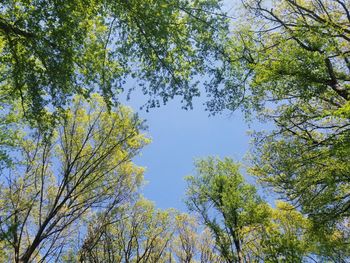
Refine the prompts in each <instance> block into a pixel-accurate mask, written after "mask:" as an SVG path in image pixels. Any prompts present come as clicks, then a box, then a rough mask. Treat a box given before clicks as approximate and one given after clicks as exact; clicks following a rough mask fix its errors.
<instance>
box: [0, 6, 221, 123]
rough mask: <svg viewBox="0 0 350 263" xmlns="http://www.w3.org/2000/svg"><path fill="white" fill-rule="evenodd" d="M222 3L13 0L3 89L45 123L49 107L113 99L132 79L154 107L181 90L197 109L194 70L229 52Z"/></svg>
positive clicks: (4, 32)
mask: <svg viewBox="0 0 350 263" xmlns="http://www.w3.org/2000/svg"><path fill="white" fill-rule="evenodd" d="M220 7H221V1H220V0H210V1H184V0H181V1H178V0H170V1H169V0H161V1H152V0H146V1H138V0H127V1H126V0H118V1H101V0H96V1H83V0H73V1H36V2H28V1H23V0H16V1H13V0H5V1H3V2H2V8H1V10H0V54H1V55H0V57H1V60H0V61H1V67H0V73H1V76H2V78H1V81H0V85H1V90H2V91H6V94H7V95H9V96H10V97H11V98H15V99H20V100H21V104H22V107H23V110H24V112H25V113H26V116H27V118H29V119H33V118H34V119H36V120H39V121H40V119H41V116H42V115H43V113H44V112H45V106H47V105H50V107H54V108H58V109H60V108H61V107H63V106H64V105H65V104H66V102H67V100H68V99H69V97H70V96H71V95H73V94H77V93H78V94H81V95H84V96H85V97H87V96H89V95H90V94H91V92H93V91H96V92H100V93H101V94H102V95H103V97H104V99H105V101H106V103H107V104H108V105H111V104H112V101H114V100H116V99H117V98H118V97H117V95H118V94H119V93H120V92H121V91H123V90H124V89H125V86H124V84H125V80H126V79H130V78H136V79H138V80H139V81H140V83H141V87H142V90H143V92H144V93H145V94H148V95H149V98H150V99H149V104H148V106H149V107H155V106H157V105H158V104H159V103H160V100H161V99H162V101H163V102H164V103H165V102H166V101H167V100H168V99H169V98H173V97H174V96H176V95H181V96H182V97H183V100H184V102H185V103H184V106H185V107H189V106H190V105H191V98H192V97H193V96H198V93H199V90H198V87H197V85H196V83H195V81H192V80H193V78H194V76H195V75H197V74H205V72H208V71H209V70H208V69H209V68H208V66H209V64H208V63H206V61H209V62H210V60H211V59H215V57H216V56H217V54H219V53H220V52H221V49H220V48H219V49H218V47H219V46H220V42H219V40H220V39H221V38H222V37H223V36H225V35H226V34H225V33H224V34H221V33H222V32H223V31H226V30H227V24H226V18H225V15H224V14H223V12H221V11H220ZM146 84H147V85H146ZM160 98H161V99H160Z"/></svg>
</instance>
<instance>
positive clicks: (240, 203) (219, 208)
mask: <svg viewBox="0 0 350 263" xmlns="http://www.w3.org/2000/svg"><path fill="white" fill-rule="evenodd" d="M196 169H197V175H196V176H189V177H187V178H186V180H187V183H188V188H187V205H188V208H189V209H190V211H193V212H196V213H198V214H199V216H200V217H201V219H202V220H203V223H204V225H205V226H206V227H208V228H209V229H210V230H211V232H212V233H213V235H214V237H215V240H216V245H217V247H218V249H219V251H220V253H221V256H222V257H223V258H224V259H225V260H226V262H244V261H245V256H246V254H248V251H244V250H243V247H244V246H245V241H246V237H247V236H248V234H247V233H245V232H244V230H246V229H247V228H254V227H260V225H261V224H263V223H264V221H265V219H266V218H267V216H268V209H267V208H268V207H267V204H266V203H265V202H264V201H263V200H262V199H261V198H260V197H259V196H258V195H257V193H256V189H255V187H254V186H252V185H249V184H247V183H245V181H244V178H243V176H242V175H241V174H240V173H239V165H238V164H236V163H234V162H233V161H232V160H231V159H229V158H225V159H224V160H220V159H218V158H212V157H210V158H208V159H203V160H199V161H197V162H196Z"/></svg>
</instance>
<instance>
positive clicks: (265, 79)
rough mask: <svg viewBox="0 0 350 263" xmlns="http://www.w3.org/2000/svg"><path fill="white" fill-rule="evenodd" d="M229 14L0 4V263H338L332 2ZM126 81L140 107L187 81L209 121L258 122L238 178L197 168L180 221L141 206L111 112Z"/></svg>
mask: <svg viewBox="0 0 350 263" xmlns="http://www.w3.org/2000/svg"><path fill="white" fill-rule="evenodd" d="M235 4H237V5H236V6H234V8H235V7H237V10H238V9H239V7H241V9H240V11H237V12H236V14H237V18H235V19H233V18H232V17H230V16H229V15H228V14H227V13H225V12H224V11H223V10H224V6H225V5H227V3H224V2H222V1H220V0H156V1H155V0H145V1H138V0H116V1H110V0H104V1H101V0H93V1H82V0H72V1H64V0H49V1H44V0H36V1H27V0H4V1H2V3H1V6H0V75H1V77H0V172H1V175H0V262H16V263H17V262H25V263H27V262H111V263H112V262H120V263H121V262H139V263H148V262H154V263H156V262H164V263H165V262H183V263H194V262H201V263H223V262H227V263H233V262H238V263H244V262H290V263H294V262H336V263H339V262H340V263H343V262H344V263H346V262H349V261H350V228H349V222H350V128H349V127H350V2H349V1H344V0H272V1H270V0H242V1H241V4H242V5H241V6H240V5H239V3H238V2H237V3H235ZM134 80H136V81H137V82H138V87H139V88H140V89H141V90H142V92H143V93H144V94H146V95H148V96H149V97H148V98H149V100H148V103H147V104H146V108H149V107H157V106H159V105H160V103H162V102H163V103H166V102H167V101H168V100H169V99H172V98H174V97H175V96H180V97H181V98H182V102H183V105H182V106H184V107H185V108H190V107H191V106H192V99H193V97H194V96H199V95H201V94H200V91H201V86H203V87H204V89H205V90H206V92H207V94H208V97H209V98H208V101H207V102H206V105H207V108H208V110H209V111H211V112H212V113H218V112H222V111H223V110H231V111H232V110H236V109H237V108H240V109H241V110H242V111H244V112H245V114H246V115H245V116H246V117H247V119H248V120H251V119H253V118H257V119H259V120H260V121H263V122H267V123H268V124H269V127H272V129H269V130H270V131H267V132H259V131H256V132H254V133H253V147H252V151H251V152H250V158H249V164H248V166H249V167H248V169H247V173H248V174H249V175H251V176H252V177H251V179H252V178H255V179H257V180H256V182H255V183H254V184H249V183H248V182H247V181H246V177H245V176H244V175H243V174H242V171H243V169H242V165H241V164H238V163H235V162H234V161H233V160H232V159H230V158H224V159H219V158H215V157H209V158H206V159H199V160H198V161H197V162H196V163H195V168H196V173H195V174H194V175H191V176H188V177H186V181H187V184H188V185H187V190H186V204H187V206H188V209H189V212H190V214H185V213H180V212H179V211H176V210H174V209H168V210H161V209H157V208H156V207H155V206H154V204H153V203H152V202H150V201H148V200H146V199H145V198H143V197H142V194H141V193H140V186H141V185H142V184H143V171H144V168H142V167H138V166H136V165H135V164H134V163H133V162H132V159H133V157H135V156H136V155H137V154H138V153H139V151H140V150H141V149H142V148H143V147H144V146H145V145H147V144H148V143H149V142H150V139H149V138H148V137H147V135H146V134H144V128H145V127H144V125H143V121H142V120H140V119H139V118H138V117H137V115H135V114H134V113H132V111H131V109H129V108H127V107H124V106H122V105H120V103H119V99H120V97H119V95H120V94H121V93H122V92H124V91H128V92H129V93H128V95H130V92H132V90H133V89H136V87H132V86H131V84H130V83H131V81H134ZM201 84H203V85H201ZM257 184H260V186H263V187H267V189H268V190H269V191H272V190H273V191H274V195H273V197H275V196H276V194H277V197H278V198H279V199H282V200H283V201H282V200H278V201H276V202H275V204H272V203H273V202H272V200H271V199H272V198H273V197H271V196H268V197H267V198H266V200H265V199H264V198H262V196H261V195H260V191H259V189H261V188H259V185H257Z"/></svg>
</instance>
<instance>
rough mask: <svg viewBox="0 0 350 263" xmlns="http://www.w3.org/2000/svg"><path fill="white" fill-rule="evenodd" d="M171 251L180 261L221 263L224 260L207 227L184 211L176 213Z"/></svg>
mask: <svg viewBox="0 0 350 263" xmlns="http://www.w3.org/2000/svg"><path fill="white" fill-rule="evenodd" d="M171 252H172V254H173V257H174V258H175V259H176V260H177V261H175V262H180V263H196V262H198V261H199V262H201V263H221V262H224V261H223V259H222V258H221V257H220V255H219V254H218V253H217V252H218V251H217V249H216V247H215V240H214V239H213V237H212V234H211V233H210V230H209V229H208V228H206V227H204V228H203V227H202V226H200V225H199V222H198V220H197V219H196V218H195V217H193V216H191V215H189V214H184V213H177V214H176V215H175V232H174V237H173V240H172V246H171Z"/></svg>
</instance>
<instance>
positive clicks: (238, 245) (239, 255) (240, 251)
mask: <svg viewBox="0 0 350 263" xmlns="http://www.w3.org/2000/svg"><path fill="white" fill-rule="evenodd" d="M233 242H234V243H235V247H236V251H237V257H238V262H239V263H244V261H243V255H242V250H241V244H240V242H239V239H234V240H233Z"/></svg>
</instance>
